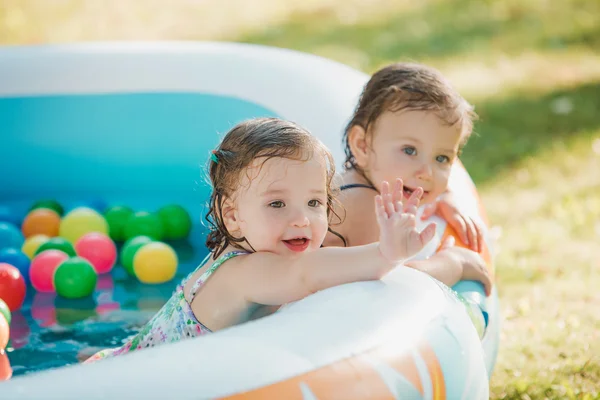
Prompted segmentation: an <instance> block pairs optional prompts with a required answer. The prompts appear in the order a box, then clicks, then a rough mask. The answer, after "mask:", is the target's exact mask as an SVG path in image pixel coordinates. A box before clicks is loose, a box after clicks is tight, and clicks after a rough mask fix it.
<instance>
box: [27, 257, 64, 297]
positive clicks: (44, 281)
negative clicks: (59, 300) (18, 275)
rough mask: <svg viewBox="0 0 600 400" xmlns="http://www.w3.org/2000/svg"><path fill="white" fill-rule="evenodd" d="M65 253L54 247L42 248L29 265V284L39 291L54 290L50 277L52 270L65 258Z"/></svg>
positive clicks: (52, 275) (52, 273) (51, 276)
mask: <svg viewBox="0 0 600 400" xmlns="http://www.w3.org/2000/svg"><path fill="white" fill-rule="evenodd" d="M68 258H69V256H68V255H67V253H65V252H62V251H60V250H56V249H50V250H44V251H42V252H41V253H40V254H38V255H37V256H35V258H34V259H33V260H31V266H30V267H29V278H30V279H31V285H32V286H33V287H34V288H35V290H37V291H39V292H54V290H55V289H54V283H53V281H52V278H53V277H54V272H55V271H56V269H57V268H58V266H59V265H60V263H62V262H63V261H65V260H67V259H68Z"/></svg>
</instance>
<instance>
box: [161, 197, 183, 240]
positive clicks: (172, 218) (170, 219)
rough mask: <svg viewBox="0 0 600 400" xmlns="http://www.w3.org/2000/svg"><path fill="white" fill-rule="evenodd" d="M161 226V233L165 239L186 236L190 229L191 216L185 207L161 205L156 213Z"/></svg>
mask: <svg viewBox="0 0 600 400" xmlns="http://www.w3.org/2000/svg"><path fill="white" fill-rule="evenodd" d="M156 214H157V215H158V218H160V221H161V222H162V226H163V234H164V237H165V238H166V239H183V238H186V237H187V236H188V235H189V234H190V231H191V230H192V218H191V217H190V214H188V212H187V211H186V210H185V208H183V207H181V206H178V205H175V204H173V205H168V206H164V207H162V208H161V209H160V210H158V212H157V213H156Z"/></svg>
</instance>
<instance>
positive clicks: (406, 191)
mask: <svg viewBox="0 0 600 400" xmlns="http://www.w3.org/2000/svg"><path fill="white" fill-rule="evenodd" d="M414 191H415V189H414V188H411V187H408V186H404V187H403V188H402V195H403V196H404V197H405V198H407V199H408V198H409V197H410V195H411V194H413V192H414ZM428 194H429V192H427V191H423V195H422V196H421V198H423V197H425V196H427V195H428Z"/></svg>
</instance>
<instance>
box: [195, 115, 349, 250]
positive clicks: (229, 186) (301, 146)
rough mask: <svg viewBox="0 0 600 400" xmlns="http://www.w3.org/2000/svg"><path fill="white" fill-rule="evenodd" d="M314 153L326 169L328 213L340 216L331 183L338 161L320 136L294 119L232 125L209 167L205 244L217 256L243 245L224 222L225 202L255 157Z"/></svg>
mask: <svg viewBox="0 0 600 400" xmlns="http://www.w3.org/2000/svg"><path fill="white" fill-rule="evenodd" d="M314 154H321V155H322V157H323V158H324V160H325V164H326V169H327V170H326V173H327V215H328V216H329V217H330V219H331V216H332V215H334V216H336V217H337V218H338V219H339V216H338V215H337V214H336V213H335V211H334V210H333V202H334V200H335V197H334V190H333V186H334V185H332V181H333V178H334V176H335V163H334V161H333V156H332V155H331V153H330V152H329V150H328V149H327V148H326V147H325V145H323V143H321V141H320V140H319V139H317V138H316V137H314V136H313V135H311V134H310V132H308V131H307V130H305V129H304V128H302V127H300V126H299V125H296V124H295V123H293V122H288V121H284V120H281V119H277V118H256V119H251V120H247V121H244V122H241V123H239V124H238V125H236V126H235V127H233V128H232V129H231V130H230V131H229V132H227V134H225V136H224V137H223V140H222V141H221V143H220V144H219V146H218V147H217V149H215V150H213V152H212V154H211V156H210V159H209V167H208V175H209V179H210V183H211V185H212V194H211V196H210V200H209V204H208V207H209V209H208V212H207V214H206V217H205V218H206V221H207V222H208V224H209V228H210V233H209V235H208V237H207V239H206V246H207V247H208V249H209V250H211V251H212V253H213V258H215V259H216V258H217V257H218V256H219V255H220V254H221V253H222V252H223V251H224V250H225V249H226V248H227V246H229V245H233V246H235V247H239V248H241V243H243V242H245V241H246V239H245V238H243V237H242V238H236V237H235V236H233V235H232V234H231V233H230V232H228V231H227V228H226V227H225V224H224V222H223V209H222V207H223V203H224V201H225V200H226V199H228V198H232V196H233V195H234V193H235V191H236V190H237V189H238V188H239V185H240V180H241V178H242V173H244V172H246V171H247V168H248V167H249V166H250V164H251V163H252V162H253V161H254V160H255V159H256V158H262V159H263V163H264V162H265V161H267V160H268V159H270V158H273V157H283V158H288V159H292V160H298V161H306V160H309V159H310V158H311V157H312V156H313V155H314Z"/></svg>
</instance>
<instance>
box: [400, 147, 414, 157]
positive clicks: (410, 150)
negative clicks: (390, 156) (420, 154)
mask: <svg viewBox="0 0 600 400" xmlns="http://www.w3.org/2000/svg"><path fill="white" fill-rule="evenodd" d="M402 151H403V152H404V153H405V154H407V155H409V156H414V155H415V154H417V149H415V148H414V147H410V146H409V147H405V148H403V149H402Z"/></svg>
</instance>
